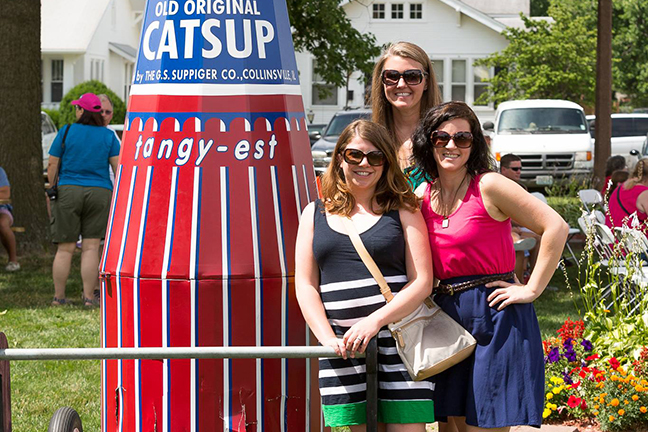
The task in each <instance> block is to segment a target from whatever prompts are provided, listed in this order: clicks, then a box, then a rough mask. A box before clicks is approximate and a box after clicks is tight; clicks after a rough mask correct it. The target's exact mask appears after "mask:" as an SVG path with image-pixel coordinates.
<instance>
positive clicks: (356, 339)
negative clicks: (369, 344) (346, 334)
mask: <svg viewBox="0 0 648 432" xmlns="http://www.w3.org/2000/svg"><path fill="white" fill-rule="evenodd" d="M355 341H356V342H360V343H362V342H364V339H363V338H361V337H357V338H355Z"/></svg>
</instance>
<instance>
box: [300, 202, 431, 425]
mask: <svg viewBox="0 0 648 432" xmlns="http://www.w3.org/2000/svg"><path fill="white" fill-rule="evenodd" d="M360 237H361V238H362V241H363V243H364V244H365V247H366V248H367V250H368V251H369V253H370V254H371V256H372V258H373V259H374V260H375V261H376V264H377V265H378V267H379V268H380V270H381V271H382V273H383V275H384V276H385V279H386V280H387V282H388V283H389V286H390V288H391V290H392V292H393V293H394V294H396V293H397V292H398V291H400V289H401V288H402V287H403V286H405V284H406V283H407V273H406V267H405V239H404V237H403V228H402V226H401V223H400V217H399V213H398V211H396V210H395V211H391V212H389V213H386V214H384V215H383V216H382V217H381V218H380V219H379V220H378V222H377V223H376V224H375V225H373V226H372V227H371V228H369V229H368V230H366V231H364V232H363V233H361V234H360ZM313 253H314V255H315V259H316V261H317V264H318V266H319V270H320V295H321V297H322V302H323V304H324V309H325V310H326V314H327V318H328V321H329V323H330V324H331V327H332V328H333V331H334V332H335V334H336V335H337V336H338V337H342V336H344V333H345V332H346V331H347V330H348V329H349V328H350V327H351V326H352V325H353V324H355V323H357V322H358V321H360V320H361V319H362V318H365V317H366V316H368V315H369V314H371V313H372V312H374V311H375V310H377V309H379V308H380V307H382V306H384V305H385V298H384V297H383V295H382V294H381V293H380V288H379V287H378V284H377V283H376V282H375V280H374V279H373V278H372V277H371V274H370V273H369V270H367V268H366V267H365V265H364V263H363V262H362V260H361V259H360V256H358V253H357V252H356V250H355V248H354V247H353V244H352V243H351V240H350V239H349V237H348V236H347V235H346V234H342V233H339V232H337V231H335V230H333V229H332V228H331V227H330V226H329V224H328V222H327V219H326V215H325V214H324V213H323V206H322V203H321V202H320V201H318V202H317V203H316V210H315V220H314V236H313ZM378 364H379V369H378V380H379V385H378V399H379V401H378V410H379V414H378V416H379V417H378V421H379V422H382V423H429V422H433V421H434V408H433V402H432V393H433V386H434V384H432V383H431V382H429V381H420V382H414V381H412V380H411V378H410V376H409V374H408V373H407V370H406V369H405V366H404V365H403V363H402V362H401V359H400V357H399V356H398V353H397V352H396V345H395V342H394V339H393V338H392V336H391V334H390V333H389V331H388V330H387V327H384V328H383V329H382V330H381V331H380V332H379V333H378ZM319 366H320V371H319V385H320V394H321V396H322V405H323V412H324V419H325V422H326V425H327V426H348V425H355V424H364V423H366V415H365V409H366V378H365V361H364V359H361V358H359V359H351V358H349V359H347V360H344V359H342V358H333V359H320V362H319Z"/></svg>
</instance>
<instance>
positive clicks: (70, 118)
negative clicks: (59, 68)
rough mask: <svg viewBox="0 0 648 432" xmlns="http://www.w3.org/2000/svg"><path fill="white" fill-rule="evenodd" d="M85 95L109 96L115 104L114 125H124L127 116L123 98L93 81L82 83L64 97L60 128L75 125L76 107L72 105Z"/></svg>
mask: <svg viewBox="0 0 648 432" xmlns="http://www.w3.org/2000/svg"><path fill="white" fill-rule="evenodd" d="M84 93H94V94H96V95H100V94H102V93H104V94H107V95H108V97H109V98H110V99H111V100H112V102H113V119H112V122H113V124H123V123H124V117H125V116H126V105H125V104H124V101H122V100H121V98H120V97H119V96H117V95H116V94H115V92H113V91H112V90H110V89H109V88H108V87H107V86H106V85H105V84H104V83H102V82H100V81H96V80H93V81H86V82H82V83H81V84H79V85H76V86H74V87H72V88H71V89H70V91H69V92H67V94H66V95H65V96H64V97H63V99H62V100H61V106H60V108H59V112H60V123H59V124H58V127H59V128H60V127H61V126H63V125H64V124H68V123H74V122H75V121H76V116H75V114H74V107H73V106H72V105H71V104H70V103H71V102H72V101H73V100H76V99H79V97H80V96H81V95H82V94H84Z"/></svg>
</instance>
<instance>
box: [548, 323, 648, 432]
mask: <svg viewBox="0 0 648 432" xmlns="http://www.w3.org/2000/svg"><path fill="white" fill-rule="evenodd" d="M584 331H585V326H584V323H583V321H571V320H570V319H567V321H565V324H564V325H563V326H562V327H561V328H560V329H559V330H558V334H559V337H556V338H549V339H548V340H545V341H544V342H543V345H544V350H545V365H546V366H545V386H546V390H547V393H546V396H545V399H546V400H545V409H544V412H543V417H544V418H545V419H546V421H549V422H552V421H554V422H556V421H557V422H563V421H565V420H576V419H592V418H595V419H596V421H597V422H598V423H599V425H600V427H601V429H602V430H604V431H636V430H638V429H645V428H648V347H646V346H644V347H643V348H642V349H641V352H640V354H639V356H638V358H636V359H631V358H630V357H628V358H626V359H624V361H623V362H624V364H622V361H620V360H619V359H617V358H616V357H607V358H604V357H602V356H601V355H600V354H598V353H597V352H596V349H595V348H596V347H594V346H593V345H592V343H591V342H590V341H589V340H587V339H584V338H583V333H584Z"/></svg>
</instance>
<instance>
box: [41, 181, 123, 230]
mask: <svg viewBox="0 0 648 432" xmlns="http://www.w3.org/2000/svg"><path fill="white" fill-rule="evenodd" d="M111 197H112V191H110V190H108V189H105V188H102V187H85V186H73V185H65V186H59V188H58V197H57V199H56V200H55V201H52V219H51V221H50V226H51V231H52V241H53V242H54V243H73V242H76V241H77V240H78V239H79V234H80V235H81V236H82V237H83V238H88V239H103V238H104V236H105V235H106V225H107V224H108V212H109V210H110V199H111Z"/></svg>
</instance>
